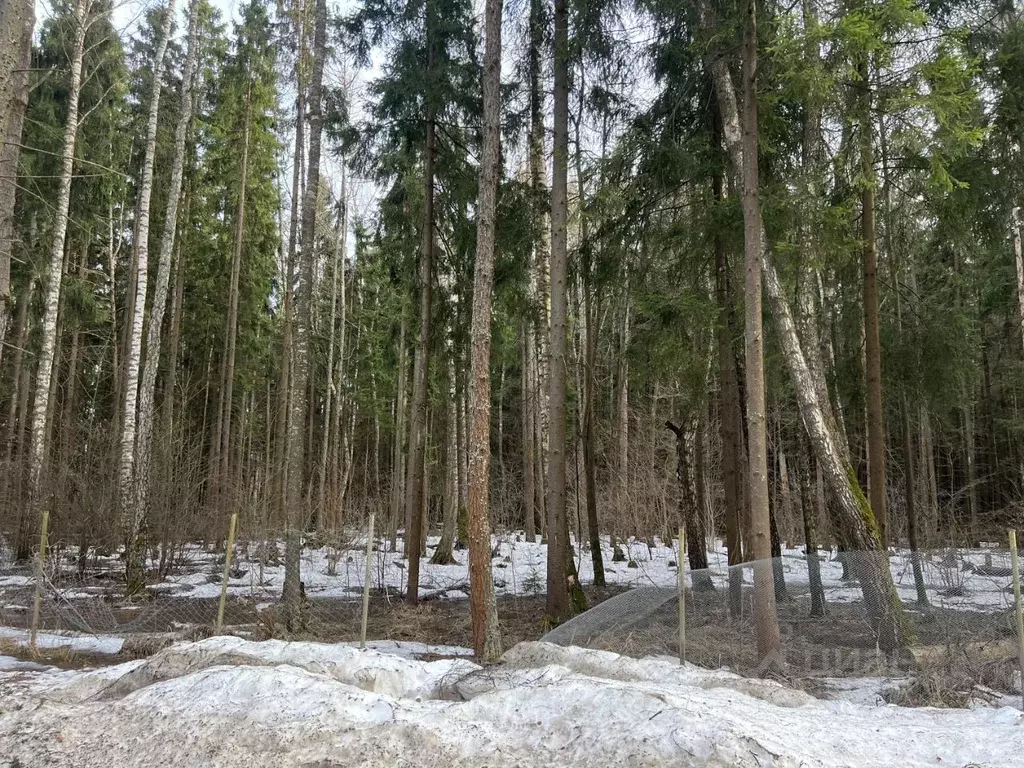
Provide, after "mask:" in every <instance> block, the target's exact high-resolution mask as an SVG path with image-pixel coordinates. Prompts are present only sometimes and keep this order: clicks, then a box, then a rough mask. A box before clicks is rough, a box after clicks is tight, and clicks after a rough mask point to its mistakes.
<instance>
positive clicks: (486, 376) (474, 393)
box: [467, 0, 502, 661]
mask: <svg viewBox="0 0 1024 768" xmlns="http://www.w3.org/2000/svg"><path fill="white" fill-rule="evenodd" d="M501 8H502V0H487V2H486V4H485V10H484V35H485V38H486V40H485V48H484V72H483V91H484V115H483V117H484V131H483V144H482V147H481V151H480V186H479V194H478V197H479V200H478V203H477V227H476V266H475V270H474V280H473V316H472V321H471V325H470V345H471V348H472V358H471V360H470V379H469V420H470V424H469V473H468V478H467V481H468V483H469V498H468V499H467V501H468V508H467V514H468V516H469V588H470V595H469V599H470V613H471V615H472V620H473V649H474V650H475V651H476V655H477V657H478V658H480V659H484V660H486V661H496V660H497V659H498V657H499V656H501V636H500V635H499V634H498V611H497V607H496V605H495V602H494V580H493V578H492V576H491V499H490V488H491V301H492V292H493V290H494V233H495V225H496V221H495V218H496V208H497V197H498V179H499V176H500V175H501Z"/></svg>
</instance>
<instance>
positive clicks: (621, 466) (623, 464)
mask: <svg viewBox="0 0 1024 768" xmlns="http://www.w3.org/2000/svg"><path fill="white" fill-rule="evenodd" d="M625 269H626V277H625V289H624V290H623V294H622V302H623V307H622V335H621V337H620V344H619V360H618V370H617V372H616V383H617V384H618V387H617V388H616V395H615V408H616V412H615V427H616V432H615V468H616V471H617V474H618V504H619V510H618V511H619V513H620V514H621V513H622V512H624V511H625V510H626V509H628V508H630V507H631V506H632V505H631V504H630V501H629V357H628V354H629V334H630V325H629V323H630V316H629V271H628V270H629V268H628V266H626V267H625Z"/></svg>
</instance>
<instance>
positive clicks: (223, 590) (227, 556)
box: [214, 512, 238, 635]
mask: <svg viewBox="0 0 1024 768" xmlns="http://www.w3.org/2000/svg"><path fill="white" fill-rule="evenodd" d="M236 523H238V513H237V512H232V513H231V523H230V524H229V525H228V546H227V549H226V550H225V552H224V578H223V580H221V583H220V605H219V606H217V627H216V629H215V630H214V633H215V634H218V635H219V634H220V633H221V630H222V629H224V606H225V604H226V603H227V601H228V579H229V578H230V572H231V555H232V553H233V552H234V551H235V524H236Z"/></svg>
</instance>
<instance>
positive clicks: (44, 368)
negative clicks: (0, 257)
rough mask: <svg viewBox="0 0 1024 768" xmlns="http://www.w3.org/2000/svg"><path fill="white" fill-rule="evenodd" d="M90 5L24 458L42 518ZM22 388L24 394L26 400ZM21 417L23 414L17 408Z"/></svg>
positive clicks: (78, 11)
mask: <svg viewBox="0 0 1024 768" xmlns="http://www.w3.org/2000/svg"><path fill="white" fill-rule="evenodd" d="M91 10H92V0H76V2H75V9H74V23H75V38H74V46H73V47H72V49H71V56H70V61H69V64H70V68H71V77H70V82H69V85H68V96H67V105H68V112H67V119H66V123H65V125H64V141H63V147H62V149H61V156H60V159H61V165H60V180H59V182H58V185H57V200H56V203H55V206H54V208H55V210H54V221H53V241H52V244H51V246H50V262H49V265H48V268H47V272H46V279H45V294H44V295H45V298H44V301H43V323H42V330H41V334H40V336H41V340H40V348H39V366H38V369H37V372H36V385H35V399H34V403H33V408H32V428H31V442H30V449H29V451H30V453H29V456H28V462H27V465H28V488H29V508H30V509H32V510H34V511H38V512H40V513H41V512H42V511H43V508H44V507H45V502H44V500H43V492H42V488H41V480H42V477H43V469H44V464H45V463H46V461H47V455H48V447H47V442H46V437H47V424H48V423H49V421H50V415H51V414H50V411H51V401H50V383H51V380H52V378H53V375H54V360H55V357H56V349H57V314H58V311H59V308H60V304H61V290H62V288H63V283H64V279H63V278H64V275H63V274H62V272H63V265H64V243H65V240H66V238H67V232H68V211H69V208H70V204H71V177H72V171H73V169H74V164H75V143H76V140H77V138H78V101H79V96H80V95H81V91H82V61H83V59H84V57H85V34H86V31H87V30H88V27H89V23H90V21H91V20H90V18H89V17H90V12H91ZM27 389H28V388H27V386H26V387H23V392H24V393H25V394H27ZM22 412H23V413H24V408H22Z"/></svg>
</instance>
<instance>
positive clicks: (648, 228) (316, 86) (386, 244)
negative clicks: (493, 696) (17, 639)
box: [0, 0, 1024, 658]
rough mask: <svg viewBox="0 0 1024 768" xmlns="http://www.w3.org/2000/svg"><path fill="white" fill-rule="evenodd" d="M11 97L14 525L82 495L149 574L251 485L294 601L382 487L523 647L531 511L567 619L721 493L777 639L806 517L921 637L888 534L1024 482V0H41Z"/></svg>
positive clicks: (2, 337) (812, 547) (922, 525)
mask: <svg viewBox="0 0 1024 768" xmlns="http://www.w3.org/2000/svg"><path fill="white" fill-rule="evenodd" d="M37 12H38V13H39V17H38V18H37ZM0 134H2V135H3V137H4V140H3V145H2V152H0V355H2V357H0V464H2V468H0V541H2V543H3V547H0V548H2V549H4V550H5V551H6V552H7V554H8V555H9V556H10V557H11V559H12V560H28V559H30V558H31V557H32V552H33V547H35V546H36V545H37V543H38V540H39V539H38V537H39V533H38V531H39V521H40V518H41V516H42V515H43V513H48V515H49V525H50V531H51V536H54V537H59V538H60V539H61V540H63V541H65V542H67V543H68V544H69V545H70V546H72V547H74V548H75V551H77V552H78V557H79V559H80V561H81V565H80V567H81V568H83V569H84V568H85V565H86V560H87V556H88V553H90V552H95V551H103V552H106V553H108V554H109V553H111V552H114V553H118V554H119V556H120V557H121V560H122V562H123V589H124V594H126V595H127V596H129V597H130V596H132V595H134V594H136V593H139V592H141V591H142V590H143V589H144V587H145V584H146V583H147V580H148V579H152V578H157V577H159V576H161V575H163V574H164V573H166V572H167V571H168V570H170V569H173V568H174V565H175V558H176V556H177V553H178V552H179V551H180V547H181V545H182V544H183V543H186V542H200V541H201V542H204V543H206V544H209V545H210V546H218V545H219V546H222V545H223V538H224V535H225V530H226V527H227V522H226V521H227V518H228V517H229V516H230V515H231V514H232V513H237V514H238V515H239V518H240V520H241V524H242V525H243V526H245V527H246V529H247V530H249V531H253V532H255V531H259V532H262V533H261V534H260V535H261V536H263V537H264V538H268V537H269V538H274V539H275V540H278V541H280V542H281V544H282V546H283V552H284V555H283V557H284V562H285V569H286V575H285V582H284V588H283V593H282V596H281V603H282V605H283V607H284V612H283V616H284V621H285V624H286V626H287V628H288V629H289V630H292V629H294V628H296V627H298V626H300V625H301V621H302V617H301V615H300V614H301V612H302V604H303V603H302V601H301V600H300V598H299V596H300V591H301V589H302V585H301V584H300V582H299V559H300V557H301V552H302V551H303V548H304V547H307V546H312V545H313V544H315V543H316V542H326V541H334V542H337V541H340V540H342V539H344V537H345V536H346V535H347V534H346V531H349V530H351V529H352V528H353V527H355V526H359V525H362V524H363V523H364V521H365V520H366V519H367V518H368V517H369V516H370V514H371V513H373V514H374V515H375V516H376V520H377V521H378V523H377V525H378V531H380V534H379V535H380V538H381V544H380V545H381V546H382V547H385V548H387V549H389V550H390V551H395V550H396V548H401V549H402V550H403V551H404V553H405V556H406V557H407V558H408V567H407V581H406V588H405V593H404V597H405V600H406V601H407V602H410V603H415V602H416V601H417V600H418V598H419V590H420V581H419V572H420V561H421V557H422V556H425V552H426V548H425V542H426V536H427V534H428V532H431V533H434V534H439V535H440V543H439V544H438V546H437V547H436V548H435V549H434V551H433V554H432V562H434V563H444V562H448V561H450V560H451V558H452V557H453V551H457V550H458V549H463V548H467V547H468V550H469V566H470V567H469V572H470V584H471V596H470V600H471V605H472V607H473V639H474V646H475V648H476V652H477V654H478V655H479V656H481V657H484V658H496V657H497V656H498V655H500V653H501V647H500V645H501V642H500V637H499V632H498V625H499V624H500V621H501V616H500V615H498V613H497V612H496V610H495V598H494V589H493V584H492V579H491V549H492V542H491V534H492V532H494V531H499V530H503V531H521V532H522V534H521V535H522V536H524V537H525V538H526V539H527V540H529V541H531V542H532V541H536V540H537V539H538V537H543V541H545V542H546V544H547V572H546V576H547V580H546V593H547V598H546V600H547V614H548V618H549V620H550V622H551V623H552V624H558V623H559V622H562V621H564V620H565V619H567V618H569V617H570V616H572V615H573V614H574V613H576V612H578V611H580V610H582V609H583V608H585V606H586V604H587V595H586V592H587V590H588V587H589V585H588V584H585V583H581V580H580V579H579V578H578V577H577V574H576V562H577V560H576V559H575V558H574V555H576V556H577V557H585V558H587V559H588V560H592V561H593V574H594V579H593V581H594V584H596V585H603V583H604V580H605V577H604V570H603V569H604V568H605V566H606V565H607V564H605V563H603V562H602V547H601V546H600V536H602V535H608V536H611V543H612V548H613V551H614V552H615V555H614V556H615V559H618V558H619V557H620V556H621V552H620V551H619V548H618V546H617V542H618V541H620V540H624V539H628V538H629V537H637V538H639V539H643V540H649V541H653V540H654V537H655V536H657V537H660V539H661V540H663V541H669V542H671V541H672V539H673V537H674V536H675V535H676V532H678V531H679V529H680V526H682V527H683V528H685V533H686V537H685V538H686V541H687V542H688V550H687V556H688V565H689V567H690V568H691V569H692V570H694V571H698V570H700V569H703V568H707V567H708V561H707V547H706V546H705V545H706V542H708V541H711V540H714V539H716V538H721V539H722V540H723V541H724V542H725V544H726V546H727V547H728V559H729V563H730V564H738V563H742V562H746V561H751V562H754V563H755V565H754V582H753V589H754V594H755V605H756V613H757V617H756V620H757V639H758V648H759V651H760V652H762V653H767V652H769V651H770V650H771V649H772V648H773V647H776V646H778V644H779V642H780V638H779V631H778V626H777V624H776V623H775V621H774V612H775V596H774V594H773V573H772V566H771V558H772V556H773V555H775V556H777V555H778V553H779V551H780V548H781V547H782V546H783V544H786V543H792V544H793V545H794V546H800V547H801V548H803V549H804V550H805V551H806V552H807V553H808V557H809V558H810V557H811V553H812V552H813V553H815V554H814V558H815V560H814V562H815V563H816V562H817V560H816V557H817V556H816V553H817V551H818V548H819V547H823V548H826V549H828V548H830V547H833V546H837V547H838V548H839V549H840V550H842V551H844V552H847V553H848V563H847V564H848V565H849V567H850V569H851V570H852V572H853V573H854V574H855V576H856V579H857V581H858V583H859V589H860V590H861V591H862V595H863V603H864V606H865V608H866V610H867V612H868V615H869V616H870V617H871V624H872V628H873V631H874V633H875V636H876V639H877V642H878V645H879V646H880V647H881V648H883V649H894V648H897V647H899V646H900V645H901V644H903V643H904V642H905V641H906V640H907V632H908V630H907V626H906V622H905V620H904V616H903V611H904V609H903V604H902V602H901V600H900V598H899V596H898V595H897V593H896V589H895V587H894V585H893V579H892V575H891V573H890V570H889V568H888V564H887V555H886V553H887V552H888V550H889V548H890V547H905V548H907V549H908V550H909V551H910V552H911V553H917V552H918V551H920V550H925V549H935V548H938V547H942V546H968V545H973V544H977V543H978V542H981V541H986V540H998V541H1002V540H1003V539H1004V535H1005V529H1006V528H1007V527H1009V526H1013V525H1015V524H1017V525H1019V524H1020V522H1021V519H1022V518H1021V515H1022V510H1024V502H1022V499H1024V414H1022V412H1021V408H1024V403H1019V402H1018V401H1020V400H1024V256H1022V246H1021V236H1022V233H1021V226H1022V225H1021V217H1020V209H1019V206H1020V204H1021V202H1022V192H1024V186H1022V185H1024V158H1022V156H1021V146H1022V139H1024V17H1022V16H1021V13H1020V11H1019V9H1017V8H1016V7H1015V4H1014V0H983V1H982V2H980V3H966V2H962V1H961V0H838V1H837V0H798V1H797V0H794V2H783V1H780V0H760V2H759V1H758V0H739V1H738V2H731V1H730V0H690V1H689V2H682V1H681V0H553V3H547V2H542V0H508V2H506V3H504V4H503V3H502V0H482V1H481V2H479V3H471V2H469V1H468V0H404V1H403V0H347V1H346V2H341V3H334V2H332V3H328V2H327V0H276V2H274V3H269V2H261V1H260V0H244V1H242V2H239V3H238V4H237V6H235V5H232V6H230V7H228V6H226V5H225V4H222V3H213V2H210V0H181V2H176V0H155V2H146V3H142V4H140V5H137V6H136V5H131V4H129V5H122V4H118V3H117V2H116V0H115V1H112V0H51V2H50V3H48V4H46V5H45V6H43V5H39V6H37V4H36V3H35V2H34V0H5V2H4V3H3V6H2V8H0ZM912 560H913V562H914V566H915V567H914V575H915V577H916V579H917V582H918V584H919V593H920V594H923V590H924V587H923V583H922V581H921V578H922V577H921V575H920V570H921V569H920V567H919V564H918V561H917V559H915V558H914V557H913V556H912ZM809 562H810V561H809ZM814 569H815V565H814V564H811V565H810V573H811V583H812V586H813V584H814ZM694 586H695V588H698V587H699V584H698V583H697V582H695V585H694ZM705 586H711V585H710V584H708V585H705ZM741 586H742V585H741V584H739V583H736V584H733V585H731V586H730V590H731V591H732V593H733V595H734V598H735V605H736V606H738V605H739V599H740V598H739V595H740V589H741ZM711 588H714V587H713V586H711ZM737 610H738V607H737Z"/></svg>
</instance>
